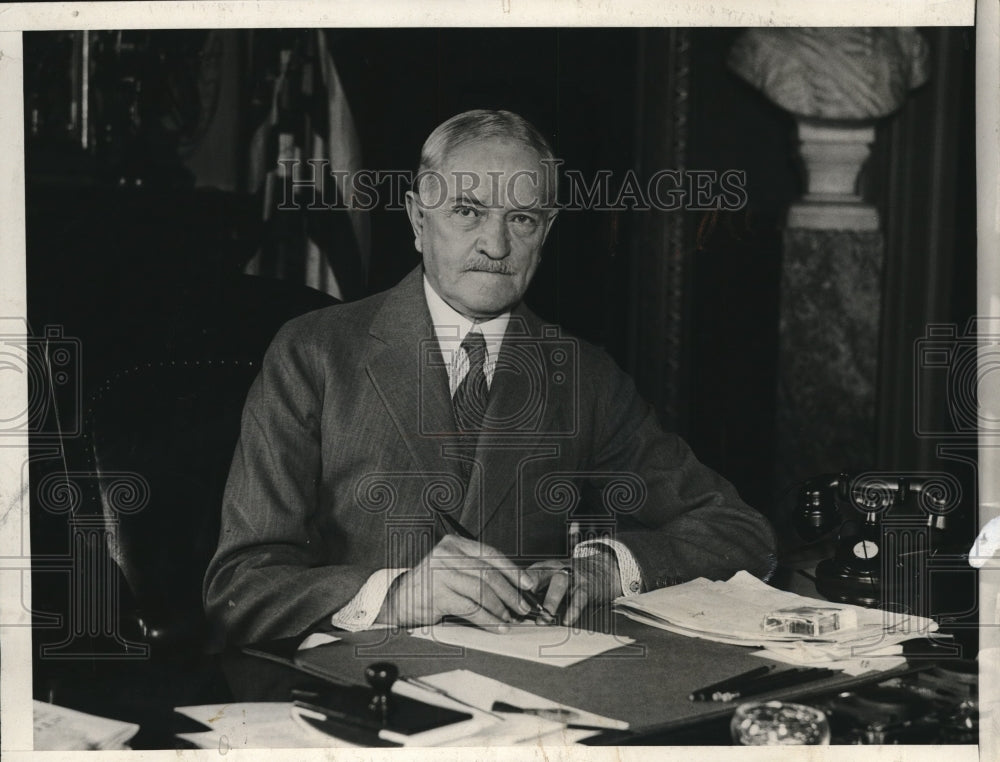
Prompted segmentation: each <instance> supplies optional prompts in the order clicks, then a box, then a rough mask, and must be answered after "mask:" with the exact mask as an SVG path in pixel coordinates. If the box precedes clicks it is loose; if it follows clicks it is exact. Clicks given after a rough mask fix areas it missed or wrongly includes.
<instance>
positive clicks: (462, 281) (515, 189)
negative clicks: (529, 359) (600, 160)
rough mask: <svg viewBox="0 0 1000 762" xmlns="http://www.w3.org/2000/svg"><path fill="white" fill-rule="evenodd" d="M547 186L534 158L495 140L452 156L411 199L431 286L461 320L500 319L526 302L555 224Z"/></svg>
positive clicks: (528, 150) (512, 144)
mask: <svg viewBox="0 0 1000 762" xmlns="http://www.w3.org/2000/svg"><path fill="white" fill-rule="evenodd" d="M546 182H547V175H546V167H545V166H543V165H542V163H541V162H540V161H539V157H538V154H537V153H536V152H535V151H534V150H532V149H531V148H529V147H527V146H524V145H521V144H520V143H517V142H514V141H510V140H504V139H490V140H483V141H475V142H470V143H466V144H464V145H462V146H459V147H458V148H456V149H455V150H453V151H451V152H450V154H449V155H448V156H447V157H445V161H444V166H443V167H441V168H440V169H439V174H437V175H432V176H430V177H428V178H426V179H425V180H424V181H423V182H422V183H421V184H420V187H419V189H418V191H419V196H418V195H416V194H415V193H414V192H412V191H411V192H410V193H408V194H407V196H406V211H407V214H409V216H410V223H411V224H412V225H413V233H414V235H415V236H416V241H415V245H416V247H417V251H419V252H420V253H421V254H423V258H424V272H425V273H426V274H427V280H428V281H429V282H430V284H431V287H432V288H433V289H434V290H435V291H436V292H437V293H438V295H439V296H441V298H442V299H444V300H445V301H446V302H447V303H448V304H449V305H451V307H452V308H453V309H454V310H455V311H456V312H459V313H461V314H462V315H465V316H466V317H468V318H472V319H477V318H492V317H496V316H497V315H500V314H502V313H504V312H507V311H508V310H510V309H511V308H512V307H514V306H515V305H516V304H517V303H518V302H520V301H521V298H522V297H523V296H524V292H525V291H527V290H528V284H529V283H530V282H531V278H532V276H533V275H534V274H535V269H536V268H537V267H538V262H539V260H540V259H541V252H542V244H543V243H544V242H545V237H546V236H547V235H548V232H549V228H551V227H552V222H553V221H554V220H555V212H554V211H553V210H545V209H543V208H542V206H543V204H544V202H545V199H546V198H547V193H548V186H547V185H546Z"/></svg>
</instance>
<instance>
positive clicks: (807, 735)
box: [729, 701, 830, 746]
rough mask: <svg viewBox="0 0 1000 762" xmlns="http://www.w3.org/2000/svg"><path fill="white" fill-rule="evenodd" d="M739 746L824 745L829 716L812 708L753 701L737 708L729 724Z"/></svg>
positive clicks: (828, 731)
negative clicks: (827, 717)
mask: <svg viewBox="0 0 1000 762" xmlns="http://www.w3.org/2000/svg"><path fill="white" fill-rule="evenodd" d="M729 729H730V732H731V733H732V736H733V743H735V744H736V745H738V746H825V745H827V744H829V743H830V723H829V722H827V719H826V715H825V714H824V713H823V712H822V711H820V710H819V709H816V708H814V707H811V706H805V705H804V704H790V703H787V702H784V701H751V702H748V703H746V704H740V705H739V706H738V707H736V712H735V713H734V714H733V719H732V721H731V722H730V723H729Z"/></svg>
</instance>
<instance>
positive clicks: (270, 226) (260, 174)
mask: <svg viewBox="0 0 1000 762" xmlns="http://www.w3.org/2000/svg"><path fill="white" fill-rule="evenodd" d="M251 60H252V62H253V63H252V65H251V76H253V77H255V79H256V81H257V82H258V83H259V89H260V92H259V93H258V97H257V102H258V105H259V107H260V111H262V112H263V113H262V114H261V118H260V120H259V124H258V126H257V128H256V129H255V130H254V132H253V135H252V137H251V139H250V147H249V154H250V155H249V163H248V171H247V184H248V188H249V190H250V191H252V192H254V193H257V194H259V196H260V199H261V211H262V215H263V219H264V236H263V239H262V242H261V246H260V249H259V250H258V251H257V252H256V254H255V255H254V257H253V259H251V261H250V262H249V264H248V265H247V267H246V270H245V271H246V272H248V273H251V274H255V275H267V276H271V277H276V278H284V279H287V280H294V281H298V282H301V283H304V284H305V285H308V286H311V287H313V288H316V289H319V290H321V291H325V292H327V293H329V294H331V295H333V296H335V297H337V298H338V299H345V300H351V299H357V298H360V297H361V296H364V295H365V293H366V292H365V284H366V281H367V271H368V263H369V257H370V232H369V220H368V214H367V212H366V211H364V210H361V209H355V208H354V207H353V204H352V202H353V200H354V193H353V190H352V188H353V183H352V180H353V177H354V176H355V174H356V173H357V172H358V171H359V170H360V169H361V141H360V139H359V137H358V134H357V129H356V127H355V124H354V118H353V115H352V113H351V109H350V105H349V104H348V102H347V97H346V95H345V93H344V89H343V85H342V84H341V80H340V76H339V75H338V73H337V68H336V65H335V64H334V60H333V57H332V55H331V53H330V51H329V48H328V46H327V39H326V35H325V33H324V32H323V30H319V29H312V30H271V31H262V32H256V33H255V39H254V42H253V45H252V50H251Z"/></svg>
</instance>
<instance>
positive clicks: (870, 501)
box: [793, 473, 953, 606]
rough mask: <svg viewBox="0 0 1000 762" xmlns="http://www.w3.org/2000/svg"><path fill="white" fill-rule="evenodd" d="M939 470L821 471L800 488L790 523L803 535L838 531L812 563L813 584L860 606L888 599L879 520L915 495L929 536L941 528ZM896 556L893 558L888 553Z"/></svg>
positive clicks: (943, 498)
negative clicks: (830, 548)
mask: <svg viewBox="0 0 1000 762" xmlns="http://www.w3.org/2000/svg"><path fill="white" fill-rule="evenodd" d="M941 477H942V475H935V476H931V477H920V476H902V475H898V476H891V475H886V474H861V475H857V476H852V475H851V474H847V473H839V474H823V475H821V476H817V477H814V478H812V479H809V480H807V481H806V482H805V483H804V484H803V486H802V488H801V489H800V490H799V494H798V500H797V503H796V508H795V512H794V514H793V524H794V527H795V530H796V531H797V532H798V534H799V535H800V536H801V537H802V538H803V539H804V540H807V541H815V540H819V539H821V538H823V537H824V536H827V535H830V534H831V533H833V532H834V531H836V537H837V544H836V550H835V551H834V554H833V557H832V558H828V559H826V560H824V561H821V562H820V563H819V565H818V566H817V567H816V589H817V590H818V591H819V593H820V594H821V595H823V596H824V597H826V598H828V599H829V600H834V601H840V602H843V603H854V604H857V605H861V606H882V605H884V604H885V603H886V597H887V596H886V595H885V592H886V591H885V590H884V589H883V585H882V569H883V568H884V565H885V564H886V562H887V559H886V558H885V557H884V552H885V551H884V548H883V541H884V538H883V525H882V520H883V518H884V517H885V515H886V513H888V512H889V511H890V510H891V509H893V507H895V506H901V505H903V504H905V503H907V502H908V501H910V500H911V499H914V498H916V499H917V500H918V502H919V503H920V505H921V506H923V507H924V509H925V511H926V513H927V516H928V518H927V526H928V530H929V532H930V534H931V536H932V538H939V537H940V535H941V533H942V532H943V530H944V528H945V518H944V514H946V513H947V512H948V511H949V510H950V509H951V508H952V507H953V506H950V505H949V495H948V494H947V491H946V490H943V489H942V488H941V485H942V478H941ZM892 561H895V559H892Z"/></svg>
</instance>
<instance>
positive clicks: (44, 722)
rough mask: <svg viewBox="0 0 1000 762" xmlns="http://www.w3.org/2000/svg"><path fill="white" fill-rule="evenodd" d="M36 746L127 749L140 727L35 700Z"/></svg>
mask: <svg viewBox="0 0 1000 762" xmlns="http://www.w3.org/2000/svg"><path fill="white" fill-rule="evenodd" d="M32 704H33V707H34V733H35V749H37V750H39V751H41V750H60V751H68V750H74V749H75V750H91V749H102V750H109V749H123V748H126V746H125V744H126V743H128V741H129V740H131V738H132V736H134V735H135V734H136V733H138V732H139V726H138V725H135V724H133V723H131V722H120V721H119V720H110V719H108V718H107V717H98V716H97V715H95V714H88V713H86V712H78V711H76V710H75V709H67V708H66V707H63V706H58V705H56V704H47V703H45V702H44V701H33V702H32Z"/></svg>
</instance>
